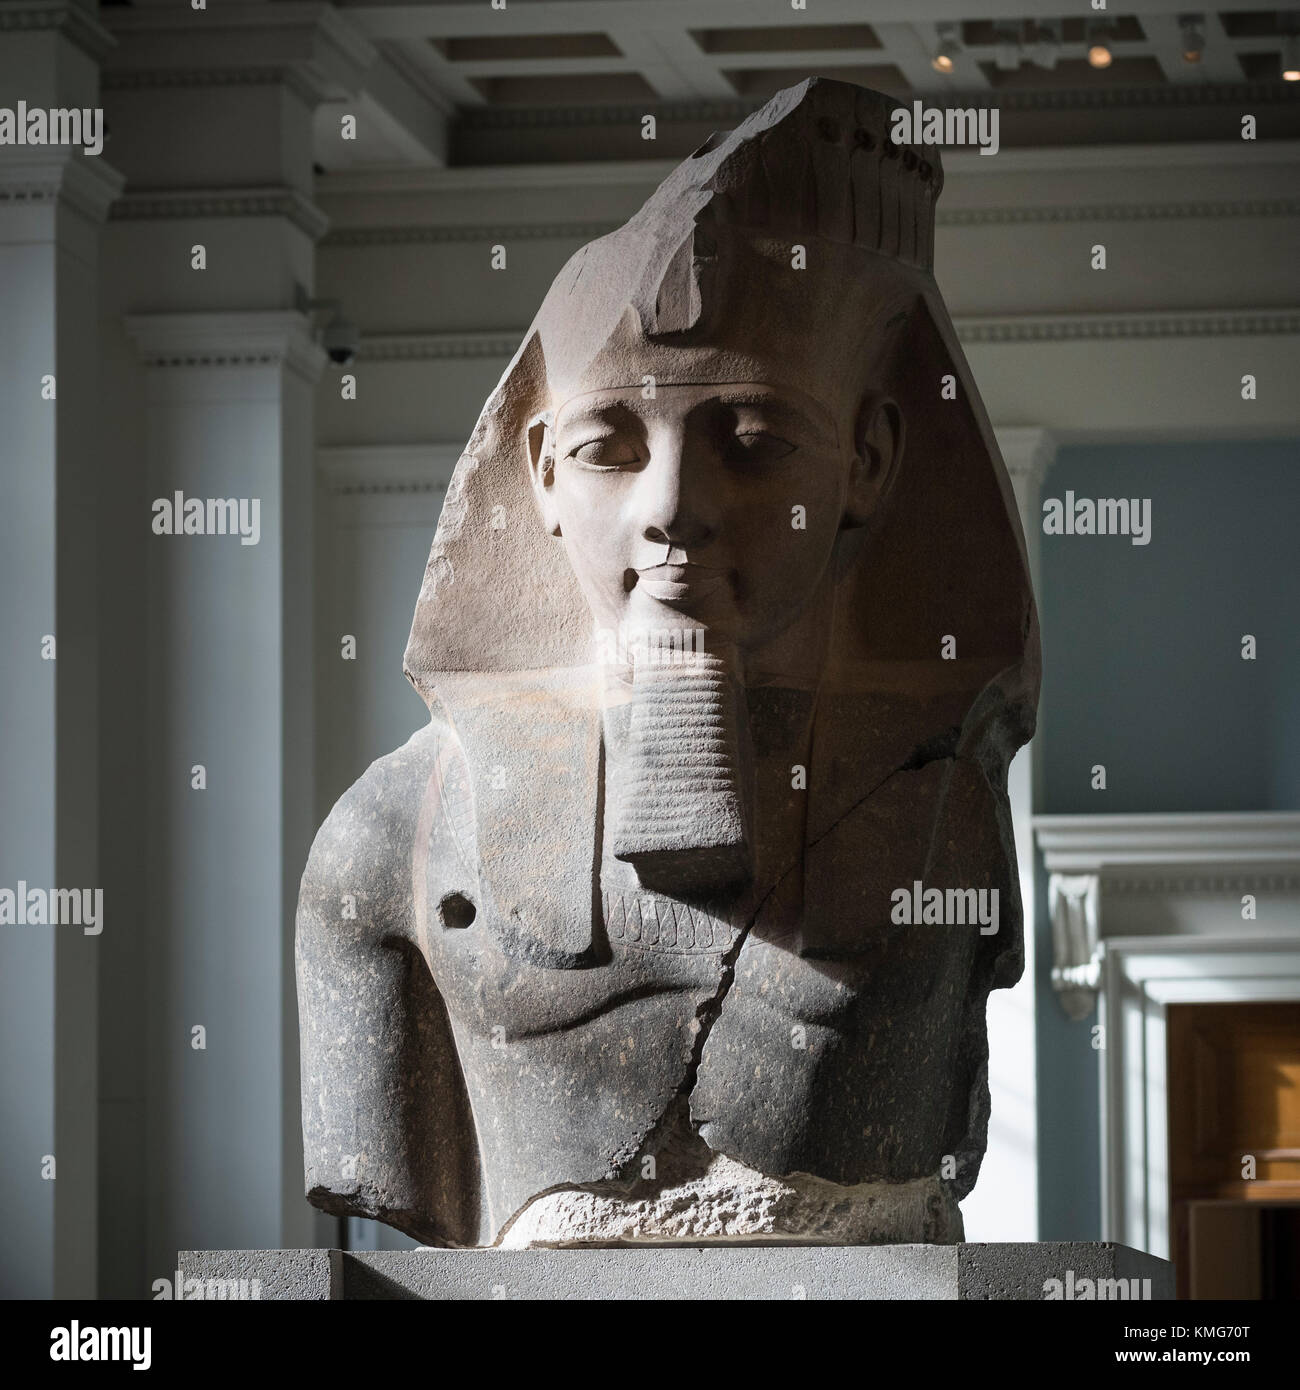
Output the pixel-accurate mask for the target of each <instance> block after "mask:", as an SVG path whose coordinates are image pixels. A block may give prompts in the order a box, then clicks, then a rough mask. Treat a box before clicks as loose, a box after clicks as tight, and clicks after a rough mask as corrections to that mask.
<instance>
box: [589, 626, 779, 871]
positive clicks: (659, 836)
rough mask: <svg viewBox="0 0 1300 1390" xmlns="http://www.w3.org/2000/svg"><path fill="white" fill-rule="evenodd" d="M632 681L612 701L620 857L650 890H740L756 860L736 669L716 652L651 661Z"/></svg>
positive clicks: (614, 839)
mask: <svg viewBox="0 0 1300 1390" xmlns="http://www.w3.org/2000/svg"><path fill="white" fill-rule="evenodd" d="M627 674H628V673H627V671H626V670H625V671H624V673H623V679H624V681H625V680H626V675H627ZM630 674H631V690H630V692H629V691H628V689H627V686H626V684H622V685H621V686H620V690H619V694H618V696H616V697H615V700H616V702H617V704H618V705H619V706H621V708H619V709H618V710H617V716H616V718H615V720H614V727H615V728H616V729H617V731H618V734H617V736H616V737H615V738H614V739H613V740H612V745H613V746H612V747H611V749H610V762H609V771H608V774H607V775H608V782H607V785H608V787H609V790H610V793H611V795H610V801H611V803H612V804H611V816H612V819H611V825H612V828H613V834H612V836H611V839H610V844H611V846H612V849H613V853H614V857H615V858H617V859H621V860H623V861H624V862H626V863H628V864H630V865H632V866H633V868H634V869H635V870H636V874H637V878H638V879H639V880H640V882H641V883H642V885H643V886H644V887H646V888H648V889H650V890H652V891H654V892H660V893H664V894H667V895H671V896H675V897H679V896H683V895H699V894H705V893H711V892H717V891H724V890H727V889H732V888H739V887H740V886H742V885H743V884H744V883H746V882H747V881H748V880H749V879H750V878H751V877H752V874H753V862H752V852H751V848H750V841H749V834H748V830H747V824H746V815H745V799H744V796H743V792H742V758H741V741H740V736H739V720H738V704H739V701H740V699H741V696H742V688H741V684H740V682H739V680H738V679H737V678H736V676H735V674H734V672H733V670H732V663H731V662H730V661H729V660H728V659H727V658H726V657H725V656H723V655H720V654H718V653H716V652H674V653H672V654H671V656H669V657H667V658H663V657H660V658H658V659H656V657H655V655H654V654H653V653H652V654H651V655H650V657H648V658H647V657H646V656H645V655H644V654H643V655H642V656H641V657H640V658H639V659H637V660H634V661H633V662H632V664H631V670H630ZM610 676H611V678H612V680H611V683H616V682H617V680H618V677H617V675H616V673H615V672H613V671H611V672H610ZM611 693H612V692H611Z"/></svg>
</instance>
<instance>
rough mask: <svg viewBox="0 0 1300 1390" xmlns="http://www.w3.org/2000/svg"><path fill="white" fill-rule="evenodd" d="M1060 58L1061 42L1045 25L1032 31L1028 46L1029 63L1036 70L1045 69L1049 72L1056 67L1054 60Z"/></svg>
mask: <svg viewBox="0 0 1300 1390" xmlns="http://www.w3.org/2000/svg"><path fill="white" fill-rule="evenodd" d="M1060 56H1061V40H1060V38H1059V36H1058V35H1057V34H1055V33H1054V32H1053V31H1052V30H1051V29H1049V28H1048V27H1047V26H1046V25H1041V24H1040V25H1039V27H1038V28H1037V29H1036V30H1035V31H1034V37H1033V41H1032V42H1031V43H1030V45H1029V61H1030V62H1031V63H1033V65H1034V66H1035V67H1036V68H1047V69H1048V71H1049V72H1050V71H1051V70H1052V69H1053V68H1055V66H1056V60H1057V59H1058V58H1059V57H1060Z"/></svg>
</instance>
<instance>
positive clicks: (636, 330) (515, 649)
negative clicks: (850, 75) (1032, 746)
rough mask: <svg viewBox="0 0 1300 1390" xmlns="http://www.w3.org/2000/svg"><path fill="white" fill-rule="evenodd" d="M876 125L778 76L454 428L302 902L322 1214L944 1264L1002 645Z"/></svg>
mask: <svg viewBox="0 0 1300 1390" xmlns="http://www.w3.org/2000/svg"><path fill="white" fill-rule="evenodd" d="M893 107H894V103H893V102H892V101H891V100H889V99H888V98H886V97H883V96H880V95H879V94H877V93H875V92H870V91H865V90H863V89H861V88H857V87H853V86H850V85H847V84H844V83H839V82H830V81H821V80H816V81H811V82H807V83H804V84H803V85H801V86H799V87H795V88H792V89H790V90H788V91H785V92H782V93H780V94H778V95H777V96H776V97H774V98H773V99H772V100H771V101H770V102H769V103H768V104H767V105H766V106H765V107H763V109H762V110H760V111H758V112H757V113H756V114H755V115H753V116H751V117H750V118H749V119H748V120H747V121H745V122H744V124H743V125H741V126H740V127H739V128H738V129H737V130H735V131H734V132H732V133H731V134H730V135H727V136H726V137H714V138H713V139H712V140H711V141H710V142H709V143H708V144H707V145H706V146H705V147H704V148H703V149H701V150H699V151H697V153H696V154H695V155H693V156H692V157H691V158H690V159H688V160H687V161H685V162H684V163H683V164H682V165H680V166H679V167H678V168H677V169H676V170H675V171H674V172H673V173H672V174H671V175H670V176H669V178H668V179H667V180H666V181H665V182H664V184H663V185H662V186H661V187H660V188H659V189H658V191H657V192H656V193H655V194H654V196H653V197H652V198H651V199H650V200H649V202H648V203H646V205H645V206H644V207H643V208H642V209H641V211H640V212H639V213H637V214H636V216H635V217H633V218H632V219H631V221H629V222H628V223H627V224H626V226H624V227H622V228H620V229H619V230H618V231H616V232H613V233H612V234H610V235H609V236H605V237H602V238H600V239H599V240H597V241H594V242H592V243H591V244H590V245H589V246H586V247H584V248H583V249H582V250H581V251H579V252H578V253H577V254H576V255H575V256H574V257H573V258H572V259H571V260H570V261H569V263H568V265H567V266H566V267H565V268H564V269H563V271H561V273H560V275H559V276H558V278H557V279H556V281H555V283H554V285H553V286H552V288H551V291H550V293H549V294H548V295H547V297H546V300H545V302H544V303H543V305H542V308H541V311H540V313H539V314H538V316H537V319H536V320H535V322H534V323H533V326H532V327H531V328H530V329H529V331H528V334H527V336H526V338H525V339H524V342H523V345H522V346H521V347H520V349H519V351H518V353H517V354H516V356H515V358H514V360H513V361H512V362H511V364H510V366H509V367H508V368H507V370H506V372H505V375H504V376H503V378H502V380H501V383H500V385H499V386H498V387H497V389H496V390H495V391H494V392H493V394H492V396H491V398H490V399H489V401H488V402H487V404H486V406H485V407H484V410H483V413H482V416H481V417H480V419H479V422H478V425H477V426H476V428H475V430H474V433H473V436H472V438H471V439H470V442H469V445H468V447H467V449H466V452H465V454H464V456H463V457H462V458H461V460H460V463H459V465H458V466H457V469H456V473H455V477H454V478H453V480H452V484H451V487H450V489H449V491H448V496H447V502H446V506H445V507H444V509H443V514H442V518H441V521H440V524H439V527H438V533H437V536H436V538H435V540H434V543H433V550H432V554H431V556H430V559H429V565H428V569H427V572H426V575H425V581H424V586H423V589H422V591H421V593H420V598H419V603H418V605H417V607H416V613H415V621H414V625H413V627H412V631H411V638H410V644H409V646H408V648H407V653H406V672H407V676H408V677H409V679H410V680H411V681H412V682H413V684H414V685H415V688H416V689H417V690H418V691H419V692H420V694H421V695H422V696H423V697H424V699H425V701H426V702H427V703H428V706H429V710H430V716H431V718H430V723H429V725H428V726H427V728H425V729H423V730H422V731H421V732H420V733H418V734H416V735H415V736H414V737H413V738H412V739H411V740H410V742H409V743H407V744H406V746H405V747H403V748H401V749H399V750H398V751H397V752H395V753H393V754H391V755H390V756H388V757H386V758H383V759H381V760H380V761H379V762H377V763H375V764H374V765H373V766H372V767H371V768H370V769H369V771H368V772H367V773H366V774H365V776H364V777H362V778H361V780H360V781H359V782H357V783H356V785H355V786H354V787H353V788H352V789H351V790H350V791H349V792H348V793H347V795H346V796H344V797H343V799H342V800H341V801H340V802H339V804H338V805H337V806H336V807H335V809H334V810H333V812H332V813H331V815H330V817H329V819H328V821H327V822H326V824H325V826H324V827H323V828H322V830H321V832H320V835H319V836H318V838H317V841H316V844H315V846H314V848H313V850H312V854H311V860H310V862H309V864H308V866H307V871H306V874H305V875H304V878H303V884H302V895H301V900H300V905H299V914H298V940H297V953H298V954H297V959H298V990H299V1004H300V1011H301V1021H302V1059H303V1061H302V1078H303V1128H304V1136H305V1143H306V1164H307V1191H308V1196H309V1197H310V1199H311V1200H312V1201H313V1202H314V1203H316V1204H317V1205H318V1206H320V1207H322V1208H324V1209H325V1210H327V1211H331V1212H337V1213H345V1214H352V1215H361V1216H370V1217H376V1218H378V1219H380V1220H382V1221H386V1222H388V1223H390V1224H391V1225H393V1226H396V1227H398V1228H399V1229H401V1230H403V1231H406V1232H408V1233H409V1234H411V1235H412V1236H414V1237H416V1238H417V1239H419V1240H420V1241H422V1242H424V1243H426V1244H442V1245H448V1244H450V1245H486V1244H492V1243H504V1244H516V1245H526V1244H570V1243H578V1244H581V1243H599V1242H604V1243H629V1242H654V1241H681V1242H687V1243H699V1242H702V1241H713V1240H733V1241H737V1240H738V1241H757V1240H764V1239H773V1240H781V1241H785V1242H789V1241H798V1240H806V1241H837V1242H846V1243H859V1242H862V1243H865V1242H879V1241H955V1240H959V1239H960V1238H961V1217H960V1212H959V1209H958V1206H957V1202H958V1200H959V1199H960V1198H961V1197H963V1196H964V1195H965V1194H966V1193H967V1192H968V1191H969V1190H970V1188H971V1187H972V1186H973V1184H974V1182H975V1177H976V1174H977V1172H978V1169H979V1164H980V1159H981V1157H982V1154H983V1150H984V1144H985V1132H986V1126H987V1118H988V1086H987V1079H986V1073H987V1042H986V1033H985V1005H986V1001H987V998H988V992H989V990H990V989H992V988H995V987H998V986H1006V985H1010V984H1012V983H1014V981H1015V980H1016V979H1017V978H1018V976H1019V974H1020V971H1021V967H1022V942H1021V916H1020V903H1019V893H1018V887H1017V874H1016V868H1015V853H1014V846H1013V841H1012V835H1011V826H1010V819H1009V815H1008V807H1007V796H1006V770H1007V764H1008V761H1009V759H1010V758H1011V756H1012V754H1013V753H1014V751H1015V750H1016V748H1017V747H1019V746H1020V745H1021V744H1022V743H1024V742H1025V741H1026V740H1027V739H1028V738H1029V736H1030V734H1031V733H1032V730H1033V722H1034V709H1035V704H1036V699H1037V682H1038V633H1037V620H1036V616H1035V610H1034V604H1033V597H1032V594H1031V591H1030V586H1029V582H1028V578H1027V570H1026V563H1025V556H1024V543H1023V539H1022V537H1021V535H1020V531H1019V526H1018V522H1017V520H1016V508H1015V505H1014V500H1013V497H1012V494H1011V490H1010V485H1009V483H1008V480H1007V477H1006V474H1005V472H1004V470H1003V468H1002V465H1001V462H1000V460H999V458H998V454H997V449H996V446H995V444H994V442H993V438H992V433H991V431H990V428H989V425H988V422H987V420H986V418H985V416H984V412H983V409H982V407H981V405H980V402H979V398H978V396H977V394H976V391H975V387H974V383H973V382H972V380H971V376H970V372H969V369H968V368H967V366H966V363H965V361H964V360H963V358H962V355H961V352H960V349H959V348H958V346H957V343H956V338H955V334H954V332H953V329H952V325H951V323H950V322H949V319H948V317H947V314H946V312H945V310H944V307H943V304H942V301H941V300H940V297H939V294H938V291H937V290H936V288H935V284H934V280H933V278H932V274H931V259H932V258H931V247H932V233H933V226H934V202H935V198H936V197H937V195H938V193H939V189H940V186H941V182H942V175H941V171H940V167H939V163H938V159H937V157H936V156H935V154H934V153H933V152H932V151H929V150H925V149H912V148H907V147H900V146H898V145H896V144H894V143H892V142H891V140H890V120H889V117H890V113H891V111H892V109H893ZM352 904H355V910H352V906H351V905H352Z"/></svg>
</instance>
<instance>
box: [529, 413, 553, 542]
mask: <svg viewBox="0 0 1300 1390" xmlns="http://www.w3.org/2000/svg"><path fill="white" fill-rule="evenodd" d="M528 470H529V473H530V475H531V476H532V481H533V496H534V497H535V498H536V499H537V507H538V510H539V511H540V512H541V514H542V522H543V524H544V525H545V527H546V529H547V531H548V532H549V533H550V534H551V535H552V536H558V535H559V534H560V523H559V520H558V519H557V517H556V515H555V498H554V493H553V492H552V490H551V489H552V484H553V483H554V482H555V419H554V417H553V416H552V415H551V412H550V411H549V410H547V411H543V412H542V413H541V414H540V415H535V416H533V418H532V419H531V420H530V421H529V422H528Z"/></svg>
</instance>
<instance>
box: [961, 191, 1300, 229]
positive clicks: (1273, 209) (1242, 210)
mask: <svg viewBox="0 0 1300 1390" xmlns="http://www.w3.org/2000/svg"><path fill="white" fill-rule="evenodd" d="M1225 217H1249V218H1259V217H1300V198H1219V199H1215V200H1213V201H1204V202H1180V203H1054V204H1049V205H1041V206H1038V207H1032V206H1031V207H1023V206H1017V207H989V208H951V209H948V210H946V211H943V210H940V211H939V212H937V213H936V214H935V223H936V225H937V226H940V227H987V226H994V225H998V226H1000V225H1010V224H1013V223H1023V222H1153V221H1166V220H1170V219H1173V220H1183V219H1187V218H1225Z"/></svg>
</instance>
